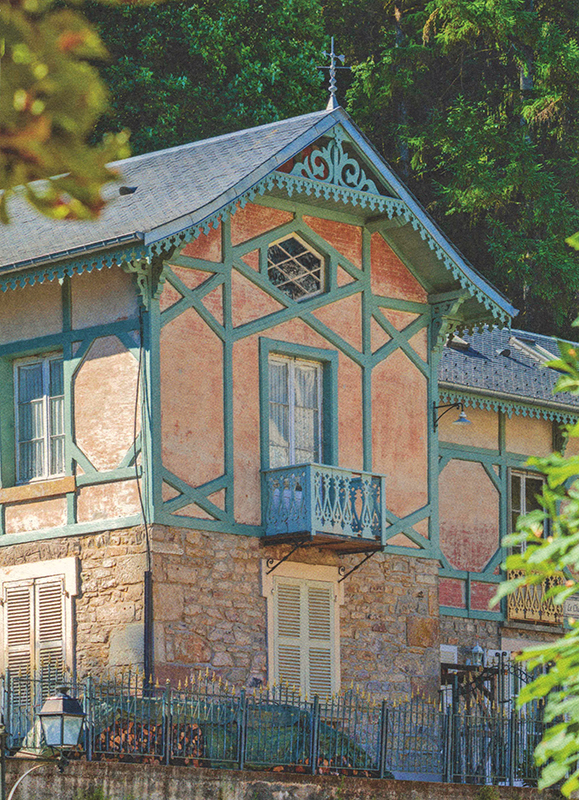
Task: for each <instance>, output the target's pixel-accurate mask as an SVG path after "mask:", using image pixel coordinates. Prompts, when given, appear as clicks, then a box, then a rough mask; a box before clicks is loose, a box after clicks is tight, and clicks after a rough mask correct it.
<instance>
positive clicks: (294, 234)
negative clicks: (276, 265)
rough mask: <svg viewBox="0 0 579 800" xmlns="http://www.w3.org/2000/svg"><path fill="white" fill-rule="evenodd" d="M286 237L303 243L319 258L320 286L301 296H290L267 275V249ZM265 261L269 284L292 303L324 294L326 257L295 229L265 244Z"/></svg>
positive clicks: (325, 288) (305, 247) (326, 280)
mask: <svg viewBox="0 0 579 800" xmlns="http://www.w3.org/2000/svg"><path fill="white" fill-rule="evenodd" d="M288 239H296V240H297V241H298V242H299V243H300V244H301V245H303V247H304V249H305V250H307V251H308V252H310V253H311V254H312V255H313V256H315V257H316V258H319V259H320V288H319V289H317V290H316V291H315V292H308V294H304V295H303V296H302V297H292V296H291V295H290V294H288V293H287V292H285V291H284V290H283V288H280V286H279V285H278V286H276V284H274V283H273V282H272V280H271V278H270V277H269V249H270V247H274V246H275V245H279V244H280V243H281V242H287V241H288ZM265 262H266V274H267V279H268V281H269V282H270V284H271V285H272V286H273V287H274V288H275V289H277V290H278V291H280V292H282V293H283V294H284V295H285V296H286V297H289V299H290V300H291V301H292V302H294V303H303V302H304V300H309V299H310V297H317V296H318V295H320V294H324V292H326V291H327V283H328V279H327V275H326V272H327V258H326V256H325V255H324V254H323V253H321V252H320V251H319V250H318V249H317V248H315V247H313V246H312V245H311V244H310V243H309V242H308V241H307V239H305V238H304V237H303V235H301V234H300V233H298V232H297V231H293V232H292V233H289V234H287V235H286V236H281V237H280V238H279V239H276V240H275V241H273V242H269V243H268V244H267V247H266V248H265Z"/></svg>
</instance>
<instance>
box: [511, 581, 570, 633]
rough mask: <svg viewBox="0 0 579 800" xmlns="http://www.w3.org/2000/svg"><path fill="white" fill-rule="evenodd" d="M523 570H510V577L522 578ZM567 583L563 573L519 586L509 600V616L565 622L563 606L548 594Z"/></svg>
mask: <svg viewBox="0 0 579 800" xmlns="http://www.w3.org/2000/svg"><path fill="white" fill-rule="evenodd" d="M524 574H525V573H524V572H523V571H522V570H509V571H508V575H507V577H508V579H509V580H513V579H514V578H522V577H523V575H524ZM563 583H565V578H564V577H563V576H562V575H556V576H554V577H552V578H547V579H546V580H544V581H543V582H542V583H538V584H535V585H534V586H519V587H518V588H517V589H516V590H515V591H514V592H513V593H512V594H510V595H509V597H508V601H507V616H508V619H512V620H524V621H526V622H540V623H543V624H545V625H562V624H563V606H559V605H555V603H554V602H553V599H552V598H551V597H548V596H547V592H548V591H549V589H552V588H553V587H554V586H561V585H562V584H563Z"/></svg>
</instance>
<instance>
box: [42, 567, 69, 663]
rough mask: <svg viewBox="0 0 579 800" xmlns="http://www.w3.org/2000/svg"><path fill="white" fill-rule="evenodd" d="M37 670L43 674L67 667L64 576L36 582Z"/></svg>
mask: <svg viewBox="0 0 579 800" xmlns="http://www.w3.org/2000/svg"><path fill="white" fill-rule="evenodd" d="M35 589H36V625H35V634H36V669H37V670H39V671H40V673H41V674H42V675H43V676H46V677H48V676H49V675H54V676H55V675H61V674H62V672H63V670H64V606H63V603H64V587H63V585H62V579H60V578H57V579H56V580H55V579H54V578H46V579H44V580H39V581H37V582H36V586H35Z"/></svg>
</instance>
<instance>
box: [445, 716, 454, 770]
mask: <svg viewBox="0 0 579 800" xmlns="http://www.w3.org/2000/svg"><path fill="white" fill-rule="evenodd" d="M444 720H445V722H446V731H445V733H446V737H445V739H446V741H445V744H446V754H445V755H446V758H445V759H444V780H445V781H446V783H453V774H454V769H453V762H454V742H453V733H454V714H453V713H452V706H448V708H447V711H446V714H445V715H444Z"/></svg>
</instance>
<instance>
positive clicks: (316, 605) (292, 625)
mask: <svg viewBox="0 0 579 800" xmlns="http://www.w3.org/2000/svg"><path fill="white" fill-rule="evenodd" d="M274 586H275V590H274V598H275V605H274V609H275V612H274V624H275V630H274V658H275V664H274V674H275V680H276V682H277V683H280V682H287V683H289V684H290V686H295V687H298V688H299V689H300V690H301V692H302V694H304V695H307V696H308V697H311V696H313V695H314V694H318V695H320V697H326V696H327V695H330V694H332V692H333V691H335V688H336V686H335V669H334V644H335V642H334V613H335V608H334V591H333V586H332V584H331V583H328V582H325V581H315V582H314V581H304V580H297V579H291V578H286V579H284V578H276V579H275V581H274Z"/></svg>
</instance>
